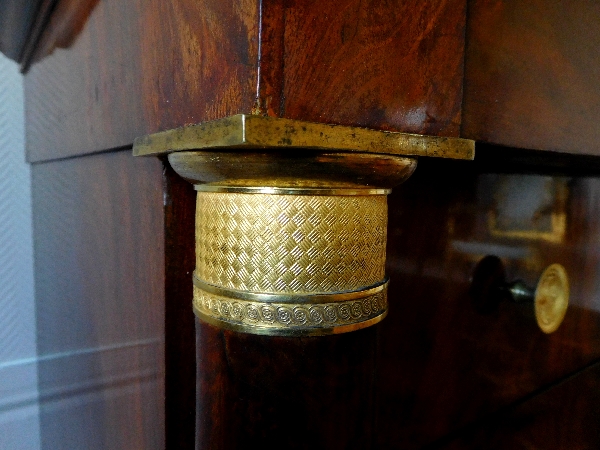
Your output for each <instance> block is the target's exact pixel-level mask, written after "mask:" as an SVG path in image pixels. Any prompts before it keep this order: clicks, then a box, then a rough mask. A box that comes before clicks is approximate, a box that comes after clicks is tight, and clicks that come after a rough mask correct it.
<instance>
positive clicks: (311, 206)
mask: <svg viewBox="0 0 600 450" xmlns="http://www.w3.org/2000/svg"><path fill="white" fill-rule="evenodd" d="M386 233H387V198H386V195H385V194H374V193H372V192H370V193H369V194H367V195H291V194H289V195H285V194H265V193H239V192H207V191H201V190H200V191H198V192H197V204H196V271H195V275H196V277H197V278H198V279H199V280H201V282H202V283H206V284H208V285H212V286H216V287H218V288H222V289H224V290H233V291H239V292H247V293H252V294H281V295H282V296H287V297H289V296H290V295H292V296H296V295H298V296H299V298H300V300H299V301H298V302H297V303H294V302H293V301H292V302H289V301H288V300H286V301H285V302H280V303H278V302H276V301H275V302H261V301H249V300H246V299H239V298H238V299H233V298H229V297H227V296H223V295H222V294H218V293H215V292H207V291H206V290H203V289H200V288H199V287H198V286H195V287H194V311H195V312H196V314H197V315H198V316H199V317H200V318H201V319H203V320H205V321H207V322H211V323H213V324H217V325H221V326H225V327H227V328H233V329H236V330H239V331H245V332H250V333H257V334H282V335H287V334H291V335H295V334H299V335H307V334H309V335H310V334H333V333H340V332H345V331H351V330H354V329H358V328H364V327H365V326H369V325H372V324H373V323H376V322H378V321H379V320H381V319H382V318H383V317H384V316H385V314H386V312H387V300H386V290H385V289H382V290H381V291H379V292H376V293H373V292H370V293H369V294H368V295H366V296H365V297H364V298H360V299H356V300H352V301H330V302H328V303H322V304H321V303H318V302H317V303H315V301H314V298H313V301H312V303H311V302H310V301H308V300H307V299H310V298H311V296H318V295H323V294H335V293H348V292H353V291H363V290H366V289H367V288H369V287H372V286H374V285H378V284H382V283H383V282H384V281H385V246H386ZM302 298H304V300H302ZM305 303H307V304H305Z"/></svg>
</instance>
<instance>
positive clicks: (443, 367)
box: [377, 160, 600, 449]
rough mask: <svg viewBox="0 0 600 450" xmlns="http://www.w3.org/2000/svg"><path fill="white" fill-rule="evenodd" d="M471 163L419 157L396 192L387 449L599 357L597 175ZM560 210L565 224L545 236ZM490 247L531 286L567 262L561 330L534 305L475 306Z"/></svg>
mask: <svg viewBox="0 0 600 450" xmlns="http://www.w3.org/2000/svg"><path fill="white" fill-rule="evenodd" d="M475 167H476V164H475V165H473V164H469V163H466V164H463V163H447V162H436V161H432V160H429V161H421V165H420V167H419V170H417V171H416V173H415V175H413V177H412V178H410V179H409V180H408V181H407V182H406V183H405V184H404V185H403V186H401V187H399V188H397V189H396V190H395V192H394V193H393V194H392V195H391V196H390V199H389V200H390V206H389V209H390V226H389V233H388V272H389V276H390V290H389V295H390V313H389V315H388V317H387V318H386V320H384V321H383V322H382V324H381V338H380V345H381V350H380V351H381V357H380V362H379V366H378V371H379V372H378V373H379V375H378V382H377V386H378V388H379V396H378V398H379V399H380V402H379V406H378V411H379V412H378V418H379V421H378V423H379V428H378V430H377V436H378V443H379V446H380V448H408V449H410V448H421V447H422V446H425V445H429V444H433V443H435V442H436V441H437V440H438V439H442V438H443V437H444V436H447V435H448V434H449V433H453V432H455V431H456V430H461V429H463V428H464V427H467V426H468V425H469V424H471V423H473V422H476V421H477V420H479V419H480V418H482V417H485V416H487V415H489V414H492V413H494V412H496V411H498V410H499V409H501V408H504V407H507V406H508V405H512V404H514V403H515V402H518V401H521V400H522V399H523V398H525V397H527V396H529V395H530V394H531V393H532V392H535V391H537V390H538V389H542V388H547V387H549V386H552V385H553V384H554V383H556V382H557V381H559V380H562V379H563V378H564V377H565V376H568V375H569V374H571V373H574V372H577V371H578V370H580V369H581V368H582V367H585V366H586V365H588V364H590V363H591V362H593V361H597V360H598V359H599V358H600V314H599V313H598V311H599V310H600V290H599V287H600V283H599V277H598V273H597V267H598V266H599V265H600V260H599V259H598V255H599V254H600V253H599V252H598V249H599V246H600V240H599V238H598V236H599V229H600V228H599V227H600V220H599V219H598V218H599V217H600V210H599V206H598V204H597V198H598V195H600V178H599V177H598V176H597V175H596V176H595V177H570V176H569V174H568V173H565V174H564V175H560V176H559V175H545V174H538V175H527V174H493V173H485V172H484V173H479V172H478V170H476V168H475ZM553 173H554V174H556V170H553ZM543 199H546V200H543ZM563 215H564V216H563ZM492 217H494V221H492V220H491V218H492ZM553 217H554V220H556V221H560V217H563V218H564V219H565V222H564V223H565V224H566V225H565V228H564V232H563V233H562V234H561V233H559V232H557V230H555V232H556V234H555V237H554V241H550V240H548V239H549V238H548V235H547V234H544V233H546V232H547V231H548V230H552V229H553V226H552V225H550V222H551V221H552V218H553ZM558 228H560V227H557V229H558ZM515 229H520V230H529V234H525V235H524V236H521V237H518V236H515V235H514V234H513V235H511V232H514V230H515ZM489 254H491V255H496V256H499V257H500V258H501V259H502V261H503V262H504V264H505V267H506V272H507V279H508V280H509V281H513V280H517V279H522V280H524V281H525V282H526V283H527V284H529V285H530V286H535V285H536V283H537V279H538V277H539V276H540V274H541V272H542V271H543V269H544V268H545V267H546V266H548V265H550V264H552V263H560V264H562V265H564V266H565V268H566V269H567V271H568V273H569V276H570V283H571V305H570V307H569V310H568V312H567V315H566V318H565V321H564V322H563V324H562V325H561V327H560V328H559V329H558V330H557V331H556V332H555V333H554V334H551V335H545V334H544V333H542V332H541V331H540V330H539V329H538V328H537V325H536V323H535V318H534V314H533V305H532V304H526V305H518V304H514V303H510V302H504V303H502V304H501V305H500V306H499V307H498V309H496V310H494V311H492V312H490V313H488V314H482V313H479V312H478V311H477V309H476V308H475V305H474V304H473V300H472V299H471V297H470V296H469V293H468V292H469V288H470V279H471V276H472V273H473V270H474V267H475V265H476V264H477V262H478V261H480V260H481V259H482V258H483V257H484V256H486V255H489ZM587 426H589V427H597V426H598V425H597V423H594V422H590V423H589V424H587ZM480 448H485V447H480ZM506 448H511V447H506Z"/></svg>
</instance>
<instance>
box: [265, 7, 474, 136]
mask: <svg viewBox="0 0 600 450" xmlns="http://www.w3.org/2000/svg"><path fill="white" fill-rule="evenodd" d="M272 3H277V2H273V1H269V2H265V4H264V6H263V8H266V9H267V10H268V9H269V7H270V6H271V4H272ZM284 4H285V6H284V8H283V12H282V13H280V12H279V9H280V7H279V6H276V7H275V8H276V9H275V10H276V11H277V14H279V17H280V22H279V23H280V24H275V25H273V23H274V22H275V21H267V22H266V23H264V24H263V26H264V27H265V28H266V30H267V32H266V34H267V35H268V36H269V37H271V36H272V39H270V40H269V41H268V42H269V43H270V42H272V40H274V39H283V44H279V46H282V47H283V49H281V48H279V47H277V46H273V45H271V46H270V48H271V49H272V50H271V51H270V52H269V53H268V55H272V56H273V61H272V64H273V65H274V66H275V68H277V69H278V70H274V68H272V66H271V65H270V62H268V61H267V62H263V60H261V76H262V78H261V80H265V82H266V83H267V84H268V85H270V86H274V85H277V79H279V78H281V79H282V80H283V81H282V86H281V89H282V94H280V95H279V96H275V97H274V99H272V100H271V103H277V100H279V105H278V106H277V105H276V104H270V105H268V110H269V112H271V113H275V114H277V115H280V116H285V117H288V118H292V119H301V120H308V121H313V122H328V123H339V124H344V125H358V126H365V127H372V128H378V129H385V130H395V131H406V132H414V133H422V134H432V135H449V136H457V135H458V132H459V128H460V113H461V102H462V78H463V64H464V60H463V54H464V52H463V49H464V33H465V30H464V28H465V21H466V19H465V15H466V11H465V9H466V2H465V1H464V0H447V1H442V2H438V1H412V0H411V1H395V0H391V1H384V2H381V1H366V2H365V1H360V0H343V1H337V2H322V1H315V0H310V1H302V2H284ZM278 27H279V28H281V27H282V28H283V31H281V30H280V29H278ZM273 28H274V29H275V30H274V31H272V29H273ZM273 47H275V48H273ZM282 52H283V57H281V56H280V55H281V53H282ZM263 64H266V65H267V67H268V68H271V70H264V71H263V70H262V69H263ZM280 84H281V83H280ZM266 101H267V102H268V101H269V99H266ZM277 110H279V113H277Z"/></svg>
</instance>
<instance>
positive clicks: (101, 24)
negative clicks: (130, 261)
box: [25, 0, 466, 161]
mask: <svg viewBox="0 0 600 450" xmlns="http://www.w3.org/2000/svg"><path fill="white" fill-rule="evenodd" d="M258 3H259V2H258V0H246V1H243V2H233V3H232V2H222V1H218V0H203V1H201V2H197V1H190V0H177V1H175V2H162V1H159V0H152V1H150V2H148V1H144V2H142V1H141V0H138V1H133V2H120V1H118V0H105V1H102V2H99V1H98V0H87V1H85V2H78V1H75V0H60V2H59V3H58V5H57V7H56V8H55V10H54V11H53V13H52V15H51V17H50V21H49V24H48V26H47V27H46V29H45V31H44V33H43V34H42V38H41V40H40V43H39V45H38V48H37V51H36V53H35V55H34V58H33V64H32V66H31V68H30V70H29V72H28V73H27V75H26V79H25V85H26V102H27V123H28V149H29V150H28V152H29V153H28V157H29V159H30V160H31V161H40V160H46V159H54V158H59V157H65V156H72V155H77V154H83V153H90V152H95V151H100V150H105V149H110V148H117V147H120V146H125V145H129V144H131V142H132V141H133V139H134V138H135V137H137V136H139V135H142V134H147V133H152V132H155V131H159V130H164V129H168V128H174V127H178V126H182V125H186V124H191V123H197V122H202V121H206V120H211V119H216V118H221V117H225V116H228V115H232V114H236V113H240V112H245V113H249V112H251V111H254V112H257V113H264V114H270V115H275V116H282V117H289V118H295V119H303V120H309V121H318V122H328V123H342V124H349V125H360V126H368V127H373V128H381V129H390V130H400V131H412V132H420V133H428V134H442V135H458V131H459V125H460V106H461V100H462V75H463V53H464V51H463V49H464V27H465V20H466V18H465V0H451V1H447V2H442V3H439V2H434V1H427V2H419V1H411V2H408V3H407V2H400V1H391V2H385V3H381V2H376V1H371V2H367V3H365V2H360V1H358V0H345V1H344V2H342V3H339V2H336V3H335V4H334V3H328V2H314V1H310V2H288V1H284V0H270V1H265V2H263V4H262V6H261V8H262V9H261V11H262V13H261V14H259V6H258ZM261 19H262V22H261ZM259 43H260V45H261V53H260V56H259Z"/></svg>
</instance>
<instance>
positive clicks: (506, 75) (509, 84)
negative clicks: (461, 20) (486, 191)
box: [461, 0, 600, 155]
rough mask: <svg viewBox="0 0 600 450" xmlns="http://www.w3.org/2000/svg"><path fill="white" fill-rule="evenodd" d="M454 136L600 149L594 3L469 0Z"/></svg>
mask: <svg viewBox="0 0 600 450" xmlns="http://www.w3.org/2000/svg"><path fill="white" fill-rule="evenodd" d="M468 11H469V17H468V26H467V49H466V67H465V82H464V91H465V94H464V104H463V119H462V120H463V126H462V133H461V134H462V136H463V137H467V138H470V139H476V140H482V141H486V142H491V143H495V144H502V145H506V146H511V147H520V148H531V149H543V150H555V151H562V152H569V153H586V154H595V155H600V127H598V117H600V83H598V80H600V27H598V23H600V3H598V2H597V1H595V0H577V1H571V2H561V1H560V0H550V1H546V0H535V1H529V2H519V1H508V0H470V1H469V8H468Z"/></svg>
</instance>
